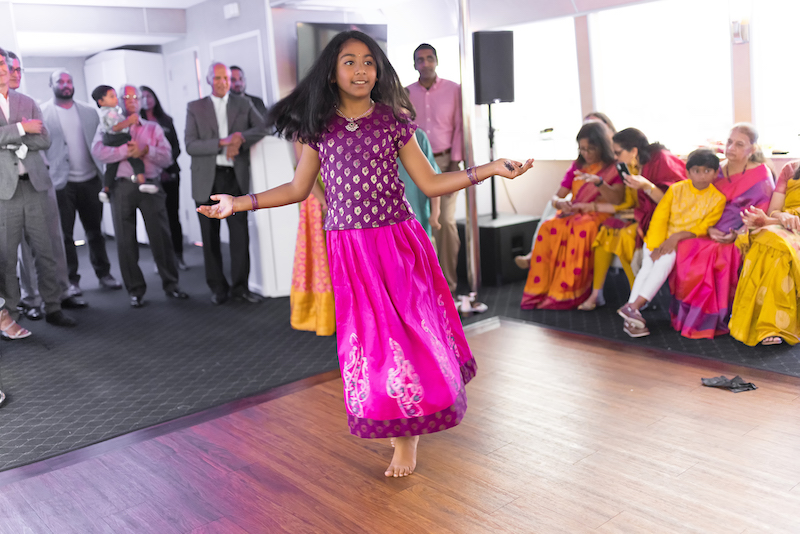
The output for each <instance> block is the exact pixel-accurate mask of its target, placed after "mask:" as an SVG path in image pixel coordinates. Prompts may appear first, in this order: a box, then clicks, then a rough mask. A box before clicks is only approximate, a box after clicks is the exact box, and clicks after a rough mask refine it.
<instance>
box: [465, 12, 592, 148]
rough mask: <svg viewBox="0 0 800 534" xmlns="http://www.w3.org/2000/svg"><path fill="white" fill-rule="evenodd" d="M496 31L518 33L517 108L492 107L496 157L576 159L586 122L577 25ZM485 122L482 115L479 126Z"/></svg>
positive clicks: (554, 22)
mask: <svg viewBox="0 0 800 534" xmlns="http://www.w3.org/2000/svg"><path fill="white" fill-rule="evenodd" d="M497 29H498V30H512V31H513V32H514V102H511V103H499V104H493V105H492V126H494V128H495V129H496V130H497V133H496V134H495V157H499V156H500V155H501V154H502V155H503V156H504V157H512V158H518V159H520V160H523V161H524V160H525V159H526V158H529V157H536V159H540V160H546V159H566V160H572V159H575V158H576V157H577V144H576V143H575V135H577V133H578V130H579V129H580V126H581V121H582V117H581V98H580V84H579V82H578V55H577V50H576V45H575V21H574V19H573V18H572V17H565V18H559V19H551V20H546V21H542V22H534V23H528V24H520V25H516V26H508V27H505V28H497ZM481 107H482V108H487V106H481ZM487 117H488V115H487V114H486V113H485V110H484V112H483V115H482V116H479V117H478V119H477V122H478V123H483V122H484V120H488V118H487ZM487 127H488V123H487ZM545 130H552V131H545ZM487 145H488V141H487ZM477 149H478V148H477V146H476V150H477ZM475 159H476V161H486V160H488V153H487V154H485V155H484V154H480V155H478V154H476V158H475Z"/></svg>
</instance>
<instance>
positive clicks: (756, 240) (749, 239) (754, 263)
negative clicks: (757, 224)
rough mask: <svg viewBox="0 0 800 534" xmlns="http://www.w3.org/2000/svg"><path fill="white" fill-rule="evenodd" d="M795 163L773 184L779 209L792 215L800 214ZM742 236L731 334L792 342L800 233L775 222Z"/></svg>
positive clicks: (798, 335)
mask: <svg viewBox="0 0 800 534" xmlns="http://www.w3.org/2000/svg"><path fill="white" fill-rule="evenodd" d="M798 163H800V162H792V163H789V164H788V165H786V166H785V167H784V169H783V171H782V172H781V175H780V177H779V178H778V184H777V186H776V188H775V190H776V192H780V193H785V194H786V199H785V201H784V208H783V211H785V212H787V213H791V214H793V215H799V214H800V180H794V179H793V175H794V172H795V170H796V168H797V165H798ZM742 238H744V239H742V240H741V241H743V243H742V245H743V246H742V248H743V250H746V255H745V259H744V266H743V267H742V274H741V275H740V276H739V285H738V287H737V289H736V298H735V299H734V301H733V313H732V315H731V321H730V323H729V326H730V331H731V336H732V337H734V338H735V339H738V340H739V341H741V342H742V343H744V344H745V345H749V346H751V347H752V346H754V345H757V344H758V343H760V342H761V341H762V340H764V339H765V338H767V337H771V336H778V337H781V338H782V339H783V340H784V341H786V342H787V343H789V344H790V345H795V344H796V343H797V342H798V341H800V326H799V325H800V315H798V306H797V299H798V296H800V290H798V286H800V233H799V232H795V231H791V230H787V229H786V228H784V227H783V226H780V225H774V226H765V227H764V228H761V229H760V230H757V231H755V232H751V233H750V234H749V235H747V236H742ZM748 245H749V247H748Z"/></svg>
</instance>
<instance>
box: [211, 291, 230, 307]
mask: <svg viewBox="0 0 800 534" xmlns="http://www.w3.org/2000/svg"><path fill="white" fill-rule="evenodd" d="M226 302H228V294H227V293H214V294H213V295H211V304H213V305H214V306H219V305H221V304H225V303H226Z"/></svg>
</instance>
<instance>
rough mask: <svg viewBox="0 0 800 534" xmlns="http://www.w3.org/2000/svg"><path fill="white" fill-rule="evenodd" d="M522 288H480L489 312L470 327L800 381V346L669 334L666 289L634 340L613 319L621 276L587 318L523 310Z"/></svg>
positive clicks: (622, 292)
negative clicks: (546, 334) (526, 331)
mask: <svg viewBox="0 0 800 534" xmlns="http://www.w3.org/2000/svg"><path fill="white" fill-rule="evenodd" d="M524 287H525V282H524V281H521V282H513V283H510V284H506V285H503V286H500V287H483V288H482V289H481V291H480V295H479V300H480V301H482V302H485V303H486V304H487V305H488V306H489V310H488V311H487V312H486V313H484V314H481V315H477V316H474V317H471V318H469V319H466V320H465V321H464V324H471V323H473V322H477V321H480V320H482V319H485V318H487V317H491V316H500V317H508V318H511V319H518V320H522V321H528V322H531V323H536V324H540V325H545V326H549V327H552V328H556V329H558V330H562V331H567V332H580V333H583V334H589V335H592V336H597V337H598V338H603V339H611V340H614V341H620V342H624V343H630V344H632V345H635V346H638V347H649V348H656V349H662V350H667V351H671V352H675V353H677V354H689V355H693V356H700V357H703V358H709V359H713V360H720V361H724V362H727V363H732V364H736V365H743V366H747V367H754V368H756V369H764V370H767V371H774V372H776V373H781V374H785V375H791V376H797V377H800V345H797V346H795V347H790V346H789V345H786V344H784V345H779V346H772V347H761V346H758V347H748V346H747V345H744V344H742V343H740V342H738V341H736V340H735V339H733V338H732V337H730V336H728V335H725V336H720V337H717V338H715V339H713V340H710V339H702V340H695V339H687V338H685V337H682V336H681V335H680V334H678V333H677V332H676V331H675V330H673V329H672V326H671V325H670V320H669V302H670V295H669V287H668V284H664V286H663V287H662V288H661V291H660V292H659V293H658V295H657V296H656V298H655V299H653V304H654V306H653V307H651V308H650V309H647V310H645V311H644V312H642V313H643V315H644V318H645V320H646V321H647V327H648V328H649V329H650V332H651V334H650V336H648V337H643V338H638V339H633V338H631V337H629V336H628V335H627V334H625V333H624V332H623V331H622V318H621V317H619V316H618V315H617V313H616V310H617V308H619V307H620V306H622V305H623V304H624V303H625V301H626V300H627V298H628V295H629V294H630V288H629V287H628V281H627V279H626V278H625V275H624V274H623V273H622V272H617V273H610V274H609V276H608V280H607V282H606V287H605V296H606V300H607V304H606V306H604V307H602V308H596V309H595V310H594V311H591V312H583V311H579V310H566V311H556V310H522V309H520V307H519V303H520V301H521V300H522V290H523V288H524Z"/></svg>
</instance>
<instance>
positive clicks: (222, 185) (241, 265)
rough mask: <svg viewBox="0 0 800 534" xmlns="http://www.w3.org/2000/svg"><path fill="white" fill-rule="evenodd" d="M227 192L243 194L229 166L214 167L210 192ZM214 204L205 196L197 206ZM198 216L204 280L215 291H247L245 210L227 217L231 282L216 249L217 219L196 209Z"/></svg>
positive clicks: (222, 292) (247, 260)
mask: <svg viewBox="0 0 800 534" xmlns="http://www.w3.org/2000/svg"><path fill="white" fill-rule="evenodd" d="M220 193H224V194H228V195H234V196H240V195H242V194H243V192H242V191H241V188H240V187H239V183H238V182H237V181H236V175H235V173H234V171H233V167H217V170H216V174H215V176H214V187H213V189H212V190H211V194H212V195H216V194H220ZM209 204H216V202H215V201H212V200H211V199H209V200H208V201H206V202H198V203H197V205H198V206H203V205H209ZM198 216H199V219H200V233H201V235H202V236H203V260H204V261H205V267H206V283H207V284H208V287H209V288H211V291H212V292H213V293H214V294H217V295H226V294H228V291H230V292H231V293H233V294H234V295H241V294H242V293H244V292H246V291H248V284H247V279H248V278H249V277H250V233H249V230H248V228H247V212H246V211H245V212H239V213H237V214H235V215H231V216H230V217H228V218H227V219H225V220H226V221H227V222H228V231H229V233H230V237H231V242H230V249H231V283H230V284H228V281H227V280H226V279H225V274H224V272H223V270H222V250H221V249H220V239H219V230H220V220H219V219H209V218H208V217H206V216H205V215H201V214H199V213H198Z"/></svg>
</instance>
